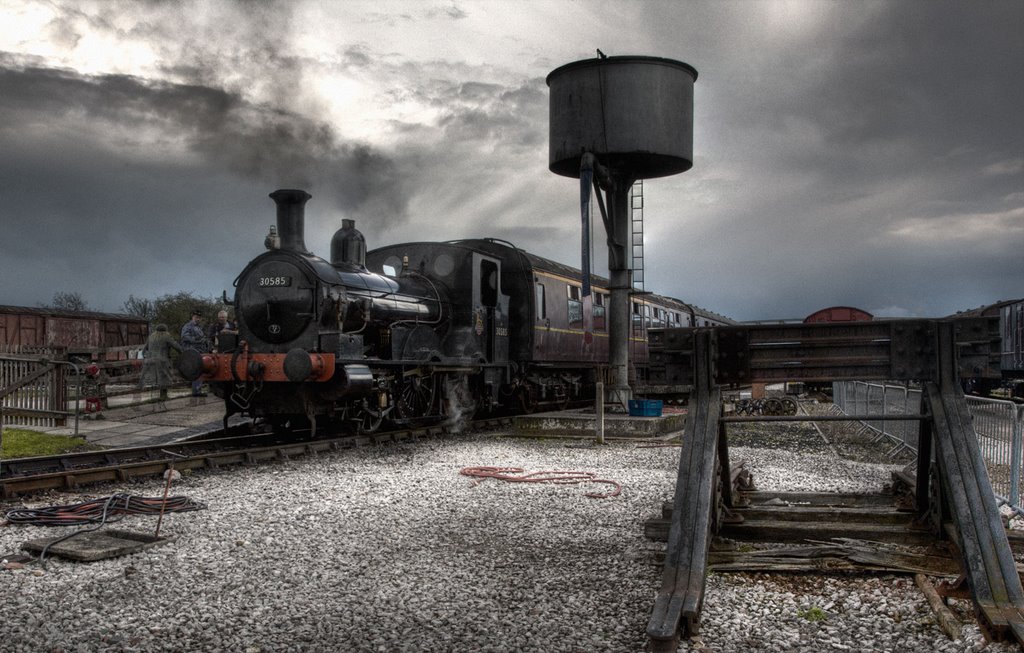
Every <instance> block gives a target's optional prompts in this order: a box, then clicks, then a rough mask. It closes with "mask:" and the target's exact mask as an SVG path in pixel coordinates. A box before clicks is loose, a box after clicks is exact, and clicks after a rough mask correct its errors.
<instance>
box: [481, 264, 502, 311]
mask: <svg viewBox="0 0 1024 653" xmlns="http://www.w3.org/2000/svg"><path fill="white" fill-rule="evenodd" d="M480 303H481V304H483V305H484V306H497V305H498V264H497V263H495V262H494V261H487V260H483V261H480Z"/></svg>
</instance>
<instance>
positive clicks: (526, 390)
mask: <svg viewBox="0 0 1024 653" xmlns="http://www.w3.org/2000/svg"><path fill="white" fill-rule="evenodd" d="M516 398H517V399H518V400H519V408H520V409H521V410H522V411H523V412H524V413H525V414H527V415H529V414H530V413H532V412H533V411H534V410H535V409H536V408H537V402H536V401H534V398H533V391H532V389H531V387H530V384H529V383H524V384H522V385H520V386H519V387H518V388H517V389H516Z"/></svg>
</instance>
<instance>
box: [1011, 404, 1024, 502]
mask: <svg viewBox="0 0 1024 653" xmlns="http://www.w3.org/2000/svg"><path fill="white" fill-rule="evenodd" d="M1022 422H1024V406H1017V407H1016V410H1015V411H1014V416H1013V444H1012V449H1011V451H1010V505H1012V506H1015V507H1016V506H1019V505H1020V472H1021V469H1020V464H1021V445H1022V443H1021V438H1022V433H1021V431H1022V428H1021V423H1022Z"/></svg>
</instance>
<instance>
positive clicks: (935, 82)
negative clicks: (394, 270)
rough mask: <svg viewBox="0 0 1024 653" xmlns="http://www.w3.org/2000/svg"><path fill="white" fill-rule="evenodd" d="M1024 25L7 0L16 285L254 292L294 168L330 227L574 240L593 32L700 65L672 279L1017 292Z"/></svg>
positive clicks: (803, 287)
mask: <svg viewBox="0 0 1024 653" xmlns="http://www.w3.org/2000/svg"><path fill="white" fill-rule="evenodd" d="M1022 33H1024V3H1021V2H1019V1H1017V0H1013V1H1002V0H995V1H994V2H988V3H984V4H975V3H961V2H951V3H947V2H931V1H928V2H925V1H916V0H906V1H899V2H896V1H893V2H825V1H824V0H792V1H769V0H764V1H762V0H737V1H729V0H722V1H713V2H712V1H707V2H702V1H696V2H680V1H676V0H671V1H664V2H659V1H656V0H652V1H646V2H639V1H637V2H623V1H622V0H612V1H602V0H585V1H583V0H579V1H570V0H542V1H540V0H539V1H525V2H524V1H521V0H517V1H515V2H513V1H512V0H488V1H482V0H454V1H447V0H446V1H440V2H434V1H432V0H422V1H415V2H414V1H397V2H396V1H387V0H383V1H382V0H371V1H369V2H357V1H354V0H338V1H335V2H330V1H326V0H323V1H319V2H303V1H297V2H291V1H283V2H245V3H242V2H239V3H235V2H228V1H214V0H201V1H197V2H188V1H184V2H170V1H160V2H157V1H150V2H138V1H133V2H123V3H119V2H113V1H97V2H88V1H83V0H73V1H72V0H50V1H31V0H3V2H2V3H0V224H2V227H3V231H2V234H0V304H16V305H28V306H32V305H36V304H38V303H45V302H48V301H50V300H51V299H52V297H53V295H54V293H55V292H58V291H69V292H79V293H81V295H82V296H83V297H84V298H85V300H86V301H87V302H88V304H89V306H90V308H93V309H96V310H119V309H120V307H121V305H122V304H123V302H124V300H125V299H126V298H127V297H128V295H129V294H134V295H135V296H137V297H156V296H159V295H162V294H165V293H173V292H177V291H180V290H185V291H190V292H194V293H197V294H200V295H206V296H213V295H220V293H221V291H222V290H225V289H227V290H228V294H229V295H231V284H232V281H233V280H234V278H235V276H236V275H237V274H238V272H240V271H241V269H242V267H243V266H244V265H245V263H246V262H247V261H248V260H249V259H250V258H252V257H253V256H254V255H256V254H258V253H260V252H261V251H263V245H262V243H263V239H264V236H265V234H266V231H267V228H268V226H269V225H270V224H271V223H272V222H273V221H274V205H273V202H272V201H271V200H270V199H269V198H268V197H267V194H268V193H270V192H271V191H273V190H275V189H277V188H283V187H298V188H304V189H306V190H308V191H309V192H310V193H311V194H312V195H313V199H312V200H311V201H310V202H309V204H308V205H307V209H306V218H307V222H306V244H307V246H308V247H309V248H310V249H312V250H313V251H314V252H317V253H319V254H321V255H323V256H328V255H329V243H330V237H331V234H332V233H333V232H334V231H335V229H337V228H338V227H339V226H340V223H341V220H342V219H343V218H352V219H354V220H356V224H357V226H358V227H359V228H360V229H361V230H362V231H363V232H364V234H365V235H366V238H367V241H368V244H369V246H370V247H371V248H372V247H374V246H379V245H384V244H391V243H396V242H403V241H409V240H422V239H426V240H447V239H456V238H468V237H483V236H492V237H497V238H503V239H506V240H509V241H512V242H514V243H516V244H517V245H519V246H520V247H523V248H525V249H527V250H530V251H533V252H535V253H537V254H540V255H542V256H547V257H550V258H553V259H556V260H559V261H562V262H565V263H569V264H574V265H577V266H578V265H579V263H578V261H579V254H578V250H579V246H578V242H579V226H578V224H579V222H578V212H579V207H578V205H577V202H578V187H577V182H575V181H574V180H572V179H569V178H565V177H560V176H557V175H555V174H553V173H551V172H549V171H548V167H547V164H548V89H547V85H546V83H545V77H546V76H547V75H548V73H550V72H551V71H552V70H553V69H555V68H557V67H558V66H560V65H562V64H565V63H568V62H571V61H576V60H580V59H588V58H592V57H594V56H595V51H596V49H597V48H600V49H601V50H602V51H603V52H605V53H606V54H609V55H650V56H658V57H667V58H671V59H677V60H680V61H684V62H686V63H688V64H690V65H692V66H693V67H694V68H696V69H697V70H698V72H699V77H698V80H697V82H696V84H695V87H694V95H695V100H694V103H695V118H694V123H695V126H694V160H695V163H694V166H693V169H692V170H690V171H688V172H686V173H684V174H680V175H676V176H673V177H666V178H661V179H652V180H649V181H647V182H646V184H645V187H644V193H645V223H646V242H647V252H646V253H647V260H646V268H647V272H646V276H647V288H648V289H649V290H655V291H657V292H660V293H663V294H668V295H672V296H676V297H679V298H681V299H683V300H686V301H691V302H694V303H696V304H698V305H701V306H703V307H706V308H709V309H712V310H715V311H718V312H720V313H723V314H725V315H728V316H730V317H733V318H736V319H740V320H756V319H771V318H794V317H797V318H799V317H804V316H806V315H807V314H809V313H811V312H813V311H815V310H817V309H819V308H823V307H826V306H831V305H837V304H844V305H853V306H857V307H860V308H863V309H865V310H868V311H870V312H872V313H875V314H876V315H879V316H927V317H932V316H941V315H947V314H950V313H953V312H955V311H958V310H963V309H968V308H973V307H976V306H979V305H981V304H987V303H991V302H994V301H996V300H999V299H1006V298H1011V297H1022V296H1024V256H1022V254H1024V38H1022V37H1021V34H1022ZM595 241H596V242H598V243H603V242H604V236H603V234H597V236H596V237H595ZM599 254H600V252H599ZM600 258H602V259H603V258H604V257H603V255H602V256H600Z"/></svg>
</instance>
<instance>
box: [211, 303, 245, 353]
mask: <svg viewBox="0 0 1024 653" xmlns="http://www.w3.org/2000/svg"><path fill="white" fill-rule="evenodd" d="M222 333H232V334H237V333H238V327H237V326H235V323H234V322H233V321H231V320H229V319H228V312H227V311H224V310H222V311H220V312H219V313H217V321H216V322H214V323H213V324H211V325H210V330H209V332H208V335H209V338H210V344H211V345H213V351H224V347H222V346H221V343H220V339H219V338H220V334H222Z"/></svg>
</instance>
